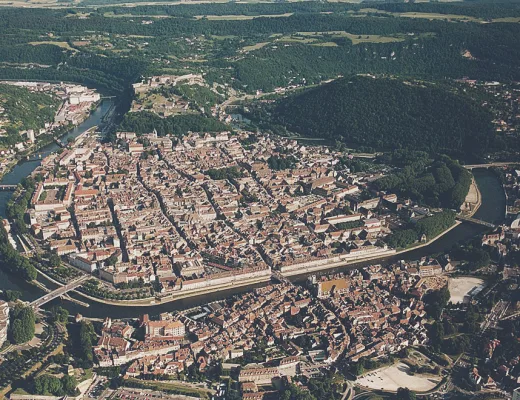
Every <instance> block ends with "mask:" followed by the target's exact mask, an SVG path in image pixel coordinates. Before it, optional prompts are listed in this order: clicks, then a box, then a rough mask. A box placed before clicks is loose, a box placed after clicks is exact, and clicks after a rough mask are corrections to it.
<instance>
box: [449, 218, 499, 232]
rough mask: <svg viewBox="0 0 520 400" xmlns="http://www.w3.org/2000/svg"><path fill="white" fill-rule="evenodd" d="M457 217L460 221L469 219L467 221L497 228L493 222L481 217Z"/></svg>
mask: <svg viewBox="0 0 520 400" xmlns="http://www.w3.org/2000/svg"><path fill="white" fill-rule="evenodd" d="M457 219H458V220H460V221H467V222H472V223H474V224H479V225H482V226H485V227H487V228H491V229H495V228H496V225H495V224H492V223H491V222H487V221H482V220H481V219H477V218H471V217H465V216H463V215H457Z"/></svg>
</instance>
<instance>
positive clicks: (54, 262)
mask: <svg viewBox="0 0 520 400" xmlns="http://www.w3.org/2000/svg"><path fill="white" fill-rule="evenodd" d="M49 264H50V266H51V267H53V268H57V267H59V266H60V265H61V258H60V256H59V255H57V254H56V253H52V254H51V255H50V257H49Z"/></svg>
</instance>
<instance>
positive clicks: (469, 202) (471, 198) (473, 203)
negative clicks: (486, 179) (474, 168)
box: [461, 176, 482, 217]
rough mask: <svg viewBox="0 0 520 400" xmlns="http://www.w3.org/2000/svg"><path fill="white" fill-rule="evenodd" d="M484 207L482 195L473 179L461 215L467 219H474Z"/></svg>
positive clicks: (473, 178)
mask: <svg viewBox="0 0 520 400" xmlns="http://www.w3.org/2000/svg"><path fill="white" fill-rule="evenodd" d="M481 205H482V195H481V193H480V190H479V188H478V185H477V183H476V182H475V177H474V176H473V177H472V178H471V185H470V187H469V191H468V194H467V196H466V199H465V200H464V204H463V205H462V207H461V208H462V211H461V214H462V215H464V216H465V217H473V215H475V213H476V212H477V211H478V209H479V208H480V206H481Z"/></svg>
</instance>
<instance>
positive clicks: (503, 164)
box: [463, 161, 520, 169]
mask: <svg viewBox="0 0 520 400" xmlns="http://www.w3.org/2000/svg"><path fill="white" fill-rule="evenodd" d="M519 164H520V161H504V162H493V163H489V164H468V165H463V167H464V168H466V169H474V168H493V167H509V166H511V165H519Z"/></svg>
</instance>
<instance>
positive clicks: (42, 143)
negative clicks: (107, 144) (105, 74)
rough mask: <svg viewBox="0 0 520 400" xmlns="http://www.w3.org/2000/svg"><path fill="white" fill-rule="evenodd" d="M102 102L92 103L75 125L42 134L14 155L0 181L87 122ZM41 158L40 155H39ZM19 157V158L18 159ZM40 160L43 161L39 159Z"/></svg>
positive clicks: (63, 103) (62, 104)
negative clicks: (21, 164) (33, 156)
mask: <svg viewBox="0 0 520 400" xmlns="http://www.w3.org/2000/svg"><path fill="white" fill-rule="evenodd" d="M66 101H68V100H65V101H63V102H62V103H61V106H60V107H59V109H58V111H57V112H56V115H55V117H56V116H57V115H58V113H59V111H60V110H61V109H62V108H63V107H64V105H65V103H66ZM101 103H102V100H98V101H96V102H94V103H93V104H92V105H91V106H90V107H89V109H88V111H86V112H85V115H84V116H83V117H82V119H81V120H79V121H78V122H77V123H76V124H69V125H61V126H59V127H57V128H55V129H56V131H51V132H47V133H45V134H42V135H40V136H38V138H40V137H41V138H42V139H40V140H38V139H36V141H35V142H34V143H33V145H32V146H30V147H28V148H27V150H24V151H23V152H21V153H22V154H21V155H20V154H16V155H15V157H14V159H13V160H12V161H10V162H9V163H8V164H7V165H6V168H5V170H3V171H2V173H1V174H0V180H2V179H3V178H4V176H6V175H7V174H9V173H11V172H12V171H13V169H14V168H15V167H16V166H17V165H18V164H20V163H23V162H26V161H27V160H29V159H30V158H31V156H32V155H34V154H35V153H37V152H39V151H40V150H42V149H44V148H45V147H48V146H50V145H52V144H53V143H54V142H55V141H56V139H61V138H63V137H64V136H66V135H67V134H69V133H70V132H72V131H73V130H75V129H77V128H78V127H79V126H80V125H82V124H83V123H84V122H85V121H87V120H88V119H89V118H90V117H91V115H92V114H93V113H94V111H96V110H97V109H98V107H99V106H100V105H101ZM40 156H41V155H40ZM18 157H20V158H18ZM40 159H43V157H41V158H40Z"/></svg>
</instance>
